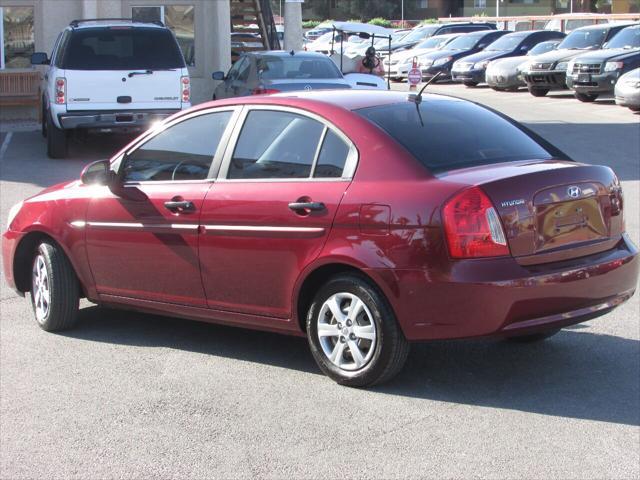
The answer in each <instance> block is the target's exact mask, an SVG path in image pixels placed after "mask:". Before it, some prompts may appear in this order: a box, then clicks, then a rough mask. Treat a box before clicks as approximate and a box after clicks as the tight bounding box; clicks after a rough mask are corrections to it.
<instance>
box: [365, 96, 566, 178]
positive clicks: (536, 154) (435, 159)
mask: <svg viewBox="0 0 640 480" xmlns="http://www.w3.org/2000/svg"><path fill="white" fill-rule="evenodd" d="M355 112H356V113H358V114H360V115H362V116H363V117H365V118H366V119H368V120H369V121H371V122H373V123H374V124H376V125H378V126H379V127H381V128H382V129H383V130H384V131H386V132H387V133H388V134H389V135H390V136H391V137H393V138H394V139H395V140H396V141H397V142H398V143H400V144H401V145H402V146H404V147H405V148H406V149H407V150H408V151H409V152H410V153H411V154H413V156H414V157H416V158H417V159H418V160H419V161H420V163H422V164H423V165H424V166H425V167H427V168H428V169H429V171H431V172H433V173H439V172H443V171H447V170H455V169H459V168H467V167H475V166H478V165H485V164H490V163H502V162H511V161H517V160H532V159H541V160H542V159H549V158H552V157H554V156H556V157H558V156H562V154H561V152H559V151H554V149H553V147H551V146H550V145H542V144H541V143H539V142H538V141H536V140H535V139H534V138H533V137H531V136H530V135H528V134H527V133H526V132H525V131H524V130H521V129H520V128H518V127H517V126H515V125H514V124H513V123H511V122H509V121H508V120H506V119H504V118H502V117H501V116H500V115H497V114H495V113H493V112H491V111H490V110H487V109H486V108H483V107H480V106H478V105H475V104H473V103H469V102H464V101H458V100H453V99H451V100H446V101H444V100H434V99H428V98H426V99H423V101H422V103H420V104H419V105H416V104H415V103H413V102H410V101H407V102H403V103H395V104H391V105H379V106H375V107H367V108H362V109H358V110H355Z"/></svg>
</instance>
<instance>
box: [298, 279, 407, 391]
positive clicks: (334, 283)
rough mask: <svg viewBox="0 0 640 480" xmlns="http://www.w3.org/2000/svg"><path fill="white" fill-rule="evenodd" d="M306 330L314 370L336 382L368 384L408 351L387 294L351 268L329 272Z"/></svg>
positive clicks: (387, 375)
mask: <svg viewBox="0 0 640 480" xmlns="http://www.w3.org/2000/svg"><path fill="white" fill-rule="evenodd" d="M352 308H355V309H356V310H355V311H353V310H352ZM336 310H337V312H336ZM336 313H337V315H336ZM306 330H307V339H308V341H309V347H310V349H311V353H312V355H313V357H314V359H315V361H316V363H317V364H318V366H319V367H320V370H322V371H323V372H324V373H325V374H326V375H327V376H328V377H330V378H331V379H333V380H334V381H336V382H337V383H339V384H341V385H346V386H350V387H369V386H371V385H375V384H377V383H382V382H385V381H387V380H390V379H391V378H392V377H394V376H395V375H396V374H397V373H398V372H399V371H400V370H401V369H402V367H403V365H404V363H405V361H406V359H407V355H408V354H409V342H407V340H406V339H405V337H404V335H403V333H402V331H401V330H400V327H399V326H398V322H397V321H396V318H395V315H394V313H393V311H392V310H391V307H390V306H389V304H388V302H387V300H386V299H385V298H384V296H383V295H382V294H381V293H380V292H379V291H378V289H377V288H375V287H374V286H373V285H372V284H371V283H370V282H369V281H368V280H367V279H366V278H365V277H363V276H361V275H357V274H343V275H338V276H335V277H333V278H331V279H330V280H329V281H328V282H327V283H325V284H324V286H322V287H321V288H320V290H319V291H318V294H317V295H316V297H315V299H314V300H313V303H312V304H311V307H310V308H309V312H308V315H307V328H306ZM319 331H321V332H322V333H321V334H319ZM356 352H357V354H356ZM332 356H333V357H334V358H333V359H332V358H331V357H332ZM359 364H360V365H359Z"/></svg>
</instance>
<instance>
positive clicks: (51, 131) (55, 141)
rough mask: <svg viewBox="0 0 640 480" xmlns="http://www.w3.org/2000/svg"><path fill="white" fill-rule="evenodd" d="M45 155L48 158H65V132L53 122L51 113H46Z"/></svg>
mask: <svg viewBox="0 0 640 480" xmlns="http://www.w3.org/2000/svg"><path fill="white" fill-rule="evenodd" d="M46 131H47V155H48V156H49V158H65V157H66V156H67V143H68V138H67V132H65V131H64V130H62V129H61V128H58V127H56V126H55V124H54V123H53V120H52V119H51V115H47V128H46Z"/></svg>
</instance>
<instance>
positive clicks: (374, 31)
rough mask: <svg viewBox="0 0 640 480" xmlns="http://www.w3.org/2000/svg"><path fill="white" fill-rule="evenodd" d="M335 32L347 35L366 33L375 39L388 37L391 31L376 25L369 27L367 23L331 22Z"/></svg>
mask: <svg viewBox="0 0 640 480" xmlns="http://www.w3.org/2000/svg"><path fill="white" fill-rule="evenodd" d="M333 26H334V27H335V29H336V30H340V31H342V32H349V33H361V32H363V33H368V34H369V35H375V36H376V37H390V36H391V34H392V33H393V30H391V29H390V28H384V27H379V26H378V25H369V24H368V23H358V22H333Z"/></svg>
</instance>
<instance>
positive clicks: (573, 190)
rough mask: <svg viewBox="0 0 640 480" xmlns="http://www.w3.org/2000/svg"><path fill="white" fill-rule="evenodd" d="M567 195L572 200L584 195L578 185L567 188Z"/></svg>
mask: <svg viewBox="0 0 640 480" xmlns="http://www.w3.org/2000/svg"><path fill="white" fill-rule="evenodd" d="M567 195H569V196H570V197H571V198H578V197H579V196H580V195H582V189H581V188H580V187H578V186H576V185H573V186H571V187H569V188H567Z"/></svg>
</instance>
